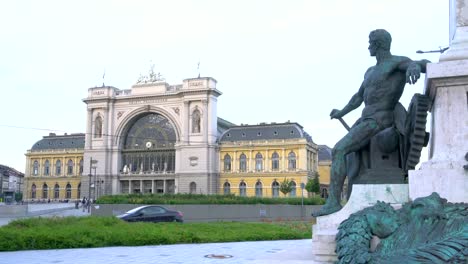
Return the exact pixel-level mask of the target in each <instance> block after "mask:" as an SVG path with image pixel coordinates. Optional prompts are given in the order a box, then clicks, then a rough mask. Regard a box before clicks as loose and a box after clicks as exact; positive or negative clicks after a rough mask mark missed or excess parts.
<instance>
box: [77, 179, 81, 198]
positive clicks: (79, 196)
mask: <svg viewBox="0 0 468 264" xmlns="http://www.w3.org/2000/svg"><path fill="white" fill-rule="evenodd" d="M80 198H81V182H80V183H79V184H78V188H77V189H76V199H80Z"/></svg>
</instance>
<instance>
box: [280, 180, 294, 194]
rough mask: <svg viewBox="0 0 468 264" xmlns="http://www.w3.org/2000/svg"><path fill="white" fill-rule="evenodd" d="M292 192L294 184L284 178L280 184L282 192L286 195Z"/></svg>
mask: <svg viewBox="0 0 468 264" xmlns="http://www.w3.org/2000/svg"><path fill="white" fill-rule="evenodd" d="M291 191H292V182H291V181H290V180H288V179H286V178H284V180H283V182H281V184H280V192H282V193H283V194H284V195H286V194H288V193H290V192H291Z"/></svg>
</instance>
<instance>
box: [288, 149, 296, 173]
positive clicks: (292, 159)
mask: <svg viewBox="0 0 468 264" xmlns="http://www.w3.org/2000/svg"><path fill="white" fill-rule="evenodd" d="M288 169H289V170H295V169H296V153H294V152H292V151H291V152H289V154H288Z"/></svg>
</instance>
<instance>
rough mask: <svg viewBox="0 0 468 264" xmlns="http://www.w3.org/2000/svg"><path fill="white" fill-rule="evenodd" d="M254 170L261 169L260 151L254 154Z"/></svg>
mask: <svg viewBox="0 0 468 264" xmlns="http://www.w3.org/2000/svg"><path fill="white" fill-rule="evenodd" d="M255 170H256V171H262V170H263V156H262V154H260V153H257V155H255Z"/></svg>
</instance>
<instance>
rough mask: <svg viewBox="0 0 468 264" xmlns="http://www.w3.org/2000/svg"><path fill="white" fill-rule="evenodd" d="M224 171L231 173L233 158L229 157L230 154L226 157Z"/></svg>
mask: <svg viewBox="0 0 468 264" xmlns="http://www.w3.org/2000/svg"><path fill="white" fill-rule="evenodd" d="M224 171H226V172H229V171H231V156H229V154H226V155H225V156H224Z"/></svg>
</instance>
